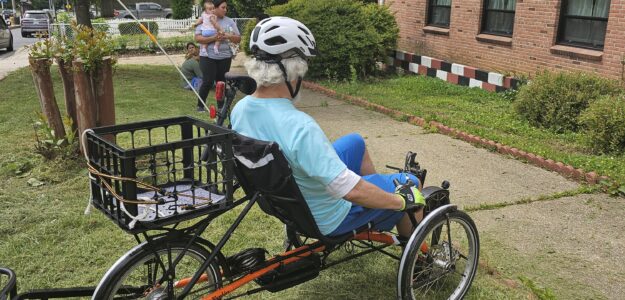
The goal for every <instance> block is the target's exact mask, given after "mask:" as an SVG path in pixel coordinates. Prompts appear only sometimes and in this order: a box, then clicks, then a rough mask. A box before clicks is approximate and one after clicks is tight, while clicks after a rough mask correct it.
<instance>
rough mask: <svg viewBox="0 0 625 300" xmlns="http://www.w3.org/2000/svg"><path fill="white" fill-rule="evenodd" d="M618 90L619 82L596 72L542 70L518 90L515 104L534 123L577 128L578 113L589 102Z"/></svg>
mask: <svg viewBox="0 0 625 300" xmlns="http://www.w3.org/2000/svg"><path fill="white" fill-rule="evenodd" d="M620 93H622V88H621V87H620V86H619V84H618V82H616V81H613V80H609V79H605V78H601V77H599V76H597V75H593V74H587V73H579V72H578V73H554V72H549V71H544V72H541V73H540V74H538V75H537V76H536V77H534V78H533V80H532V81H531V82H530V83H528V84H527V85H525V86H523V87H522V88H521V89H520V90H519V94H518V95H517V97H516V101H515V102H514V107H515V109H516V111H517V112H518V113H519V114H520V115H521V116H523V117H524V118H525V119H527V120H528V121H529V122H530V123H531V124H532V125H534V126H537V127H545V128H549V129H551V130H553V131H555V132H566V131H578V129H579V128H580V123H579V120H578V119H579V115H580V114H581V113H582V112H583V111H584V110H585V109H586V108H588V106H589V105H590V104H591V103H592V102H594V101H596V100H597V99H598V98H600V97H601V96H603V95H617V94H620Z"/></svg>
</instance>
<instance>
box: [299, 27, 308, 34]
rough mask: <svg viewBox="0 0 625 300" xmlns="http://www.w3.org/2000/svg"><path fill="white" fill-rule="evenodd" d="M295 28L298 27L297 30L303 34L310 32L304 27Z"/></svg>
mask: <svg viewBox="0 0 625 300" xmlns="http://www.w3.org/2000/svg"><path fill="white" fill-rule="evenodd" d="M297 28H299V30H301V31H303V32H304V33H305V34H307V35H308V34H310V32H308V30H306V28H304V27H302V26H297Z"/></svg>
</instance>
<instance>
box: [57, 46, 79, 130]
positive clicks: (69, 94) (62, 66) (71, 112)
mask: <svg viewBox="0 0 625 300" xmlns="http://www.w3.org/2000/svg"><path fill="white" fill-rule="evenodd" d="M56 62H57V63H58V64H59V73H61V79H62V80H63V93H64V94H65V110H66V111H67V115H68V116H69V117H70V118H71V119H72V133H73V134H74V136H78V118H77V117H76V94H75V91H74V75H73V74H72V70H71V68H72V62H71V61H69V62H65V61H64V60H63V59H60V58H58V59H57V60H56Z"/></svg>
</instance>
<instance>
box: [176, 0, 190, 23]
mask: <svg viewBox="0 0 625 300" xmlns="http://www.w3.org/2000/svg"><path fill="white" fill-rule="evenodd" d="M171 9H172V11H173V12H172V17H173V18H174V19H187V18H190V17H191V15H192V14H193V0H172V1H171Z"/></svg>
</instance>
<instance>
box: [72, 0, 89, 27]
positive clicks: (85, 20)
mask: <svg viewBox="0 0 625 300" xmlns="http://www.w3.org/2000/svg"><path fill="white" fill-rule="evenodd" d="M75 8H76V23H78V25H85V26H87V27H90V28H91V27H92V26H91V13H90V12H89V0H76V7H75Z"/></svg>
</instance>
